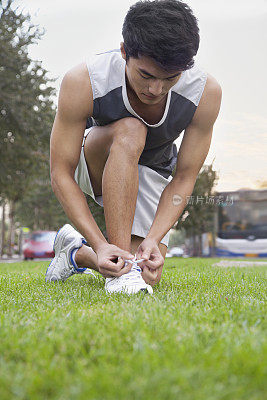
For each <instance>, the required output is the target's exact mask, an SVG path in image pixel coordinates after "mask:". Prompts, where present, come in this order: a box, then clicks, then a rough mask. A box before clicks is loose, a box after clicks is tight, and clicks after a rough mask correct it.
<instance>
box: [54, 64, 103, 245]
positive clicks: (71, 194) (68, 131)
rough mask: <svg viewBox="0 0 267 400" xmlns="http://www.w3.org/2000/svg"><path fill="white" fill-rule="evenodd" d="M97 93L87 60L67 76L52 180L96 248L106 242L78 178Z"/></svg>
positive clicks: (57, 120)
mask: <svg viewBox="0 0 267 400" xmlns="http://www.w3.org/2000/svg"><path fill="white" fill-rule="evenodd" d="M92 108H93V96H92V89H91V84H90V78H89V74H88V71H87V68H86V65H85V64H80V65H78V66H77V67H74V68H73V69H72V70H70V71H69V72H67V73H66V75H65V76H64V78H63V81H62V84H61V88H60V94H59V101H58V110H57V114H56V117H55V121H54V125H53V129H52V134H51V143H50V155H51V157H50V158H51V184H52V188H53V191H54V192H55V194H56V196H57V198H58V199H59V201H60V203H61V204H62V207H63V208H64V210H65V212H66V214H67V215H68V217H69V218H70V220H71V221H72V222H73V223H74V225H75V226H76V227H77V229H78V230H79V231H80V232H81V233H82V234H83V235H84V237H85V238H86V240H87V241H88V242H89V243H90V245H91V246H92V247H93V248H94V249H96V248H97V246H98V245H99V244H101V242H106V240H105V238H104V236H103V235H102V233H101V231H100V230H99V228H98V226H97V224H96V222H95V220H94V218H93V216H92V214H91V212H90V210H89V208H88V205H87V202H86V199H85V197H84V194H83V193H82V191H81V189H80V188H79V186H78V185H77V183H76V182H75V181H74V172H75V169H76V167H77V165H78V161H79V157H80V151H81V146H82V140H83V135H84V130H85V127H86V120H87V118H88V116H91V115H92Z"/></svg>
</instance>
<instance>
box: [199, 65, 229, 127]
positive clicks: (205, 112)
mask: <svg viewBox="0 0 267 400" xmlns="http://www.w3.org/2000/svg"><path fill="white" fill-rule="evenodd" d="M221 99H222V88H221V85H220V84H219V82H218V81H217V80H216V79H215V78H214V76H212V75H210V74H209V73H208V74H207V80H206V84H205V87H204V90H203V94H202V96H201V99H200V102H199V106H198V107H197V110H196V112H195V115H194V117H193V120H192V122H191V124H193V125H210V124H213V123H214V122H215V120H216V118H217V116H218V113H219V109H220V105H221Z"/></svg>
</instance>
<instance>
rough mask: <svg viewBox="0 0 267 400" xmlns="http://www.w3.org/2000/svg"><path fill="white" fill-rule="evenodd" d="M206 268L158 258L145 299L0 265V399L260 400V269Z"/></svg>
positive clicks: (35, 266) (32, 265) (29, 266)
mask: <svg viewBox="0 0 267 400" xmlns="http://www.w3.org/2000/svg"><path fill="white" fill-rule="evenodd" d="M216 261H218V260H216V259H208V260H207V259H179V260H177V259H168V260H167V261H166V262H165V271H164V272H163V280H162V282H161V283H160V284H159V285H158V286H157V287H156V288H155V290H154V295H153V296H147V295H143V294H140V295H137V296H127V295H122V294H117V295H112V296H109V295H106V294H105V291H104V280H103V278H102V277H100V276H97V278H96V279H94V278H92V277H89V276H88V275H87V276H74V277H72V278H70V279H69V280H67V281H66V282H65V283H61V282H59V283H58V284H53V283H51V284H45V283H44V273H45V270H46V268H47V265H48V263H43V262H41V261H39V262H24V263H18V264H12V265H10V264H0V298H1V299H4V301H2V302H1V303H0V318H1V319H0V321H1V329H0V398H1V400H11V399H20V400H28V399H38V400H42V399H50V400H53V399H62V400H63V399H72V400H88V399H92V400H93V399H94V400H103V399H108V400H112V399H114V400H120V399H122V400H126V399H127V400H136V399H140V400H172V399H173V400H177V399H183V400H259V399H264V398H265V397H266V396H265V394H264V393H266V389H267V387H266V350H267V347H266V322H265V315H266V306H265V303H264V300H265V299H266V281H265V276H266V268H264V267H254V268H253V267H251V268H249V269H247V268H246V269H245V268H219V267H213V266H212V264H213V263H214V262H216Z"/></svg>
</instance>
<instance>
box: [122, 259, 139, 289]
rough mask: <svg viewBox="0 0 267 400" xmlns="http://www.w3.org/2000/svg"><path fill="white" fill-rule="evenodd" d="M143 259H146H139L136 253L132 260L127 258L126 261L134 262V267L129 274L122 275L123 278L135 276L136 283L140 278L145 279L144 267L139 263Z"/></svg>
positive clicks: (128, 262)
mask: <svg viewBox="0 0 267 400" xmlns="http://www.w3.org/2000/svg"><path fill="white" fill-rule="evenodd" d="M142 261H144V258H140V259H139V260H137V258H136V254H135V255H134V258H133V259H132V260H125V263H127V264H132V268H131V270H130V271H129V272H128V273H127V274H124V275H122V276H121V278H124V279H126V280H127V279H131V280H132V279H133V278H135V279H136V281H135V282H134V283H138V281H139V280H140V278H141V279H142V280H143V278H142V276H141V272H142V269H141V268H140V267H139V266H138V265H137V264H138V263H140V262H142Z"/></svg>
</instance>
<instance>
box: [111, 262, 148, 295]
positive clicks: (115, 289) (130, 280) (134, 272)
mask: <svg viewBox="0 0 267 400" xmlns="http://www.w3.org/2000/svg"><path fill="white" fill-rule="evenodd" d="M141 261H143V259H141V260H137V259H136V256H135V258H134V259H133V260H127V261H125V262H126V263H131V264H132V268H131V271H130V272H128V273H127V274H124V275H122V276H120V277H119V278H106V283H105V289H106V292H107V293H127V294H135V293H138V292H146V293H149V294H152V293H153V289H152V287H151V286H150V285H148V284H146V282H145V281H144V279H143V278H142V275H141V272H142V270H141V268H140V267H139V266H138V265H137V263H139V262H141Z"/></svg>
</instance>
